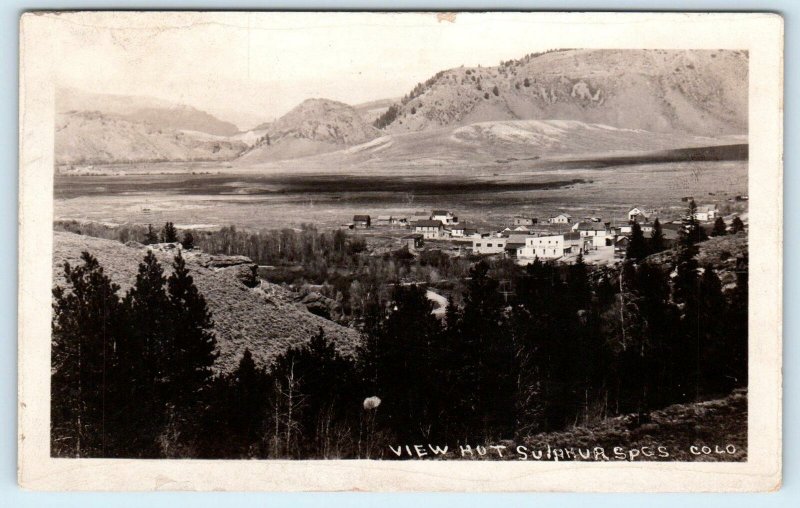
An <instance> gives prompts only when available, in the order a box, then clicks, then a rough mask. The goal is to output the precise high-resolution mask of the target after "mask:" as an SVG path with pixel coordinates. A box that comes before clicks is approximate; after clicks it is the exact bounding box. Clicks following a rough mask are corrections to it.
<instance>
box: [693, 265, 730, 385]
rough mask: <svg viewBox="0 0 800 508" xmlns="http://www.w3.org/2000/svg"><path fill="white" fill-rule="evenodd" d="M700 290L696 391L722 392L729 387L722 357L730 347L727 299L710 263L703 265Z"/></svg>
mask: <svg viewBox="0 0 800 508" xmlns="http://www.w3.org/2000/svg"><path fill="white" fill-rule="evenodd" d="M699 293H700V295H699V298H698V304H699V305H700V307H699V309H698V328H697V330H696V332H697V334H698V339H697V340H698V350H699V354H698V355H697V359H696V362H697V365H696V366H695V369H696V370H697V373H696V374H695V376H696V378H697V383H698V387H697V390H696V394H697V395H714V396H721V395H725V394H726V393H727V391H728V389H729V381H728V379H726V375H727V372H726V362H725V360H724V359H725V356H726V353H727V349H728V347H729V345H728V337H727V336H726V333H725V325H726V322H725V312H726V310H727V309H726V305H727V303H726V301H725V297H724V296H723V295H722V284H721V283H720V280H719V277H718V276H717V274H716V273H715V272H714V269H713V267H712V266H711V265H706V266H704V267H703V275H702V276H701V277H700V281H699Z"/></svg>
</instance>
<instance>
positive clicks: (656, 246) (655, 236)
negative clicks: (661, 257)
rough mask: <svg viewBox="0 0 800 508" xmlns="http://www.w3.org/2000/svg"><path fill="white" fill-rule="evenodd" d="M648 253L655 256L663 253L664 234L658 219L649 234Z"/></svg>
mask: <svg viewBox="0 0 800 508" xmlns="http://www.w3.org/2000/svg"><path fill="white" fill-rule="evenodd" d="M649 247H650V249H649V250H650V253H651V254H656V253H658V252H661V251H663V250H664V249H665V248H666V247H665V246H664V232H663V231H662V229H661V222H659V220H658V218H656V220H655V221H654V222H653V231H652V232H651V233H650V246H649Z"/></svg>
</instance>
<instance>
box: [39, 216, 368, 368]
mask: <svg viewBox="0 0 800 508" xmlns="http://www.w3.org/2000/svg"><path fill="white" fill-rule="evenodd" d="M54 235H55V236H54V244H53V275H54V281H53V283H54V284H61V285H63V284H64V262H65V261H68V262H69V263H70V264H72V265H73V266H75V265H77V264H80V256H81V252H82V251H89V252H90V253H91V254H92V255H94V256H95V257H96V258H97V259H98V261H99V262H100V264H101V265H102V266H103V268H104V270H105V273H106V274H107V275H108V276H109V277H111V280H112V281H113V282H115V283H117V284H119V285H120V287H121V288H122V289H121V293H124V292H125V291H127V289H128V288H130V286H131V285H132V284H133V282H134V281H135V279H136V271H137V268H138V264H139V262H140V261H141V260H142V258H143V257H144V255H145V253H146V248H144V247H129V246H126V245H123V244H121V243H119V242H117V241H114V240H105V239H101V238H93V237H89V236H83V235H77V234H74V233H66V232H60V231H56V232H55V233H54ZM156 255H157V257H158V259H159V261H160V262H161V264H162V265H163V266H164V269H165V274H166V275H167V276H169V273H170V272H171V266H170V263H171V262H172V256H173V255H172V254H171V253H168V252H158V251H156ZM184 256H185V258H186V265H187V267H188V268H189V270H190V273H191V275H192V277H193V278H194V281H195V284H196V285H197V287H198V289H199V290H200V292H201V293H203V295H204V296H205V297H206V300H207V302H208V306H209V309H210V310H211V312H212V313H213V315H214V322H215V328H214V329H215V332H216V335H217V348H218V351H219V353H220V355H219V359H218V360H217V363H216V364H215V368H216V369H217V370H218V371H221V372H228V371H230V370H232V369H234V368H235V367H236V365H237V363H238V361H239V359H240V358H241V355H242V353H243V352H244V350H245V348H249V349H250V351H251V352H252V353H253V357H254V358H255V360H256V361H257V362H258V363H259V364H262V365H267V364H269V363H270V362H271V361H272V360H273V359H274V358H275V356H277V355H279V354H281V353H282V352H284V351H286V349H288V348H290V347H292V346H297V345H301V344H304V343H305V342H306V341H308V340H309V339H310V338H311V337H312V336H313V335H315V334H316V333H318V330H319V328H320V327H322V329H323V330H324V331H325V334H326V336H327V337H328V339H329V340H332V341H334V342H335V343H336V345H337V348H338V349H339V350H341V351H342V352H343V353H345V354H352V352H353V351H354V348H355V346H356V345H357V343H358V340H359V338H358V334H357V333H356V332H355V331H354V330H351V329H350V328H345V327H343V326H340V325H338V324H336V323H334V322H333V321H329V320H327V319H324V318H321V317H319V316H316V315H314V314H312V313H311V312H308V310H306V309H305V308H304V307H299V306H297V305H296V304H295V303H294V302H293V299H292V297H291V296H290V295H289V294H288V292H287V291H286V290H285V289H283V288H281V287H280V286H277V285H274V284H269V283H266V282H265V283H263V284H262V286H261V287H260V288H252V289H251V288H248V287H246V286H245V285H244V284H243V283H242V282H241V281H240V280H239V278H238V272H239V271H240V270H241V269H242V268H246V267H247V266H248V265H249V264H251V262H250V261H249V260H248V259H247V258H243V257H241V256H235V257H231V258H225V257H224V256H209V255H207V254H203V253H198V252H186V253H185V255H184Z"/></svg>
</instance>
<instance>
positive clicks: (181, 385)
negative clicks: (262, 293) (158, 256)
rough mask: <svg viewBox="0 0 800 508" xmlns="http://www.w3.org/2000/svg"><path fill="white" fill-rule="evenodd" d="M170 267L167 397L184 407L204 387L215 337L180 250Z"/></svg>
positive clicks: (202, 390)
mask: <svg viewBox="0 0 800 508" xmlns="http://www.w3.org/2000/svg"><path fill="white" fill-rule="evenodd" d="M172 267H173V271H172V275H170V276H169V279H167V287H168V293H169V301H170V304H171V305H170V307H171V312H172V323H170V328H172V329H173V330H174V335H173V341H174V342H173V344H172V350H173V351H172V354H171V355H170V356H171V358H170V359H171V361H172V365H171V366H170V368H169V371H170V372H169V375H170V378H171V379H170V384H171V385H172V389H171V392H172V397H171V399H172V403H173V404H175V405H176V406H177V407H186V406H189V405H190V404H191V403H192V402H197V401H198V400H202V396H203V393H204V392H205V391H206V390H207V389H208V386H209V383H210V381H211V377H212V372H211V367H212V366H213V365H214V361H215V360H216V358H217V356H218V353H217V352H216V345H217V340H216V337H215V335H214V332H213V328H214V321H213V320H212V317H211V312H210V311H209V310H208V305H207V304H206V300H205V298H204V297H203V295H202V294H200V291H199V290H198V289H197V286H195V284H194V280H193V278H192V276H191V275H189V270H188V269H187V268H186V261H185V260H184V259H183V256H182V255H181V253H180V252H179V253H178V255H177V256H175V260H174V262H173V263H172Z"/></svg>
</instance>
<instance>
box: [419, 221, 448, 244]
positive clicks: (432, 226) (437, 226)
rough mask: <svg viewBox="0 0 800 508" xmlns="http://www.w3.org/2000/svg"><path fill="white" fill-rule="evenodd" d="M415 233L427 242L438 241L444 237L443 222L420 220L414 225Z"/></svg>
mask: <svg viewBox="0 0 800 508" xmlns="http://www.w3.org/2000/svg"><path fill="white" fill-rule="evenodd" d="M413 226H414V232H415V233H417V234H420V235H422V237H423V238H425V239H426V240H436V239H437V238H441V236H442V227H443V226H442V222H441V221H438V220H418V221H417V222H414V223H413Z"/></svg>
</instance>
